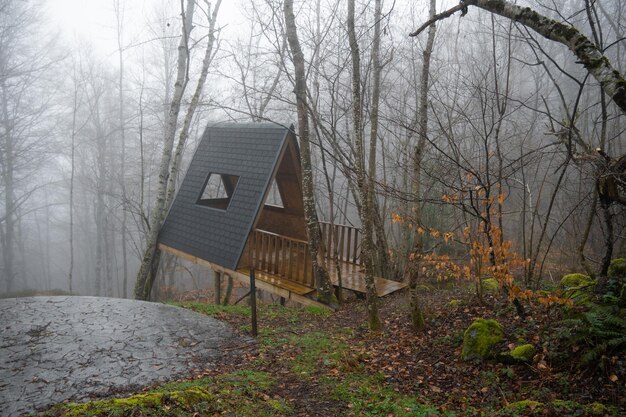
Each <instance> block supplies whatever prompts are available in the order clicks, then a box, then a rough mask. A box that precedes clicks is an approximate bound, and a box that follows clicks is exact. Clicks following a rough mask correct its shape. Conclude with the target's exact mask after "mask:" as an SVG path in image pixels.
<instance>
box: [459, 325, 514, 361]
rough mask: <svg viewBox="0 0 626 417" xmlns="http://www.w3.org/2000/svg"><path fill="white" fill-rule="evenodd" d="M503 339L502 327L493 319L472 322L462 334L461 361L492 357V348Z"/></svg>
mask: <svg viewBox="0 0 626 417" xmlns="http://www.w3.org/2000/svg"><path fill="white" fill-rule="evenodd" d="M503 338H504V332H503V331H502V326H501V325H500V323H498V322H497V321H496V320H493V319H478V320H476V321H474V322H473V323H472V324H471V325H470V326H469V327H468V328H467V330H465V333H464V334H463V351H462V357H463V360H466V361H467V360H482V359H486V358H489V357H491V356H492V355H493V347H494V346H495V345H497V344H498V343H500V342H501V341H502V339H503Z"/></svg>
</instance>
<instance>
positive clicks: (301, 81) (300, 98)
mask: <svg viewBox="0 0 626 417" xmlns="http://www.w3.org/2000/svg"><path fill="white" fill-rule="evenodd" d="M283 13H284V16H285V28H286V33H287V40H288V42H289V49H290V50H291V57H292V60H293V65H294V72H295V84H296V88H295V92H296V103H297V108H298V136H299V138H300V152H301V158H302V195H303V197H304V217H305V220H306V225H307V236H308V239H309V250H310V252H311V260H312V264H313V271H314V274H315V285H316V288H317V292H318V296H319V299H320V301H322V302H325V303H330V302H331V301H332V295H333V292H332V284H331V282H330V276H329V275H328V269H327V267H326V257H325V253H324V248H323V246H322V245H323V243H322V236H321V231H320V227H319V222H318V219H317V210H316V205H315V194H314V189H313V172H312V164H311V144H310V132H309V108H308V104H307V86H306V74H305V69H304V54H303V53H302V49H301V47H300V41H299V39H298V31H297V27H296V18H295V16H294V14H293V0H285V2H284V9H283Z"/></svg>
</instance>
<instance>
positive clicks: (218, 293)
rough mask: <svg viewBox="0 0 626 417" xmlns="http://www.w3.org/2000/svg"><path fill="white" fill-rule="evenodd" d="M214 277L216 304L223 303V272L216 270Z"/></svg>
mask: <svg viewBox="0 0 626 417" xmlns="http://www.w3.org/2000/svg"><path fill="white" fill-rule="evenodd" d="M213 279H214V280H215V291H214V292H215V303H214V304H215V305H220V304H222V273H221V272H217V271H214V272H213Z"/></svg>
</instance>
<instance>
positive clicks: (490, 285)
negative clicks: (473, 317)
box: [481, 278, 500, 293]
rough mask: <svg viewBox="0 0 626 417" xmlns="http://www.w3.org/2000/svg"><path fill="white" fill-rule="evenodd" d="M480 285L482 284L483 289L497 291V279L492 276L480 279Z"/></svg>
mask: <svg viewBox="0 0 626 417" xmlns="http://www.w3.org/2000/svg"><path fill="white" fill-rule="evenodd" d="M481 285H482V286H483V291H486V292H491V293H497V292H498V290H499V288H500V287H499V285H498V281H496V280H495V279H494V278H487V279H483V280H482V281H481Z"/></svg>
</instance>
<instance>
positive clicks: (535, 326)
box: [45, 288, 626, 417]
mask: <svg viewBox="0 0 626 417" xmlns="http://www.w3.org/2000/svg"><path fill="white" fill-rule="evenodd" d="M422 303H423V305H424V309H425V314H426V317H427V327H426V329H425V330H424V331H423V332H422V333H420V334H418V335H416V334H414V332H413V331H412V330H411V327H410V324H409V320H408V308H409V306H408V299H407V294H406V292H401V293H396V294H393V295H391V296H387V297H385V298H383V299H381V300H380V308H381V317H382V318H383V325H384V329H383V331H381V332H376V333H372V332H369V331H368V330H367V325H366V312H365V309H364V305H363V302H361V301H358V300H352V301H350V302H348V303H346V304H344V305H342V306H341V308H340V309H339V310H338V311H337V312H335V313H330V312H328V311H326V310H319V309H315V308H307V309H301V308H286V307H281V306H277V305H262V306H260V309H259V332H260V334H259V337H258V344H257V345H256V346H255V347H250V348H245V349H242V350H241V354H240V355H239V356H238V357H237V358H236V359H235V360H234V361H233V362H230V363H228V364H226V365H225V366H223V367H222V368H221V369H219V370H203V369H202V367H201V366H199V367H198V369H196V370H195V371H194V373H193V375H191V376H190V377H189V378H188V379H187V380H184V381H178V382H173V383H169V384H164V385H160V386H154V387H151V388H148V389H146V390H144V391H142V392H141V393H138V394H136V395H134V396H130V397H126V398H121V399H116V400H100V401H93V402H89V403H84V404H62V405H59V406H57V407H55V408H53V409H51V410H50V411H48V412H47V413H45V415H48V416H60V415H103V416H104V415H133V416H140V415H181V416H186V415H189V416H197V415H209V416H212V415H233V416H326V417H328V416H388V417H390V416H426V417H432V416H530V415H535V416H552V415H554V416H568V415H569V416H623V415H626V395H625V385H624V381H625V380H626V357H624V356H622V357H617V358H615V357H614V358H609V360H608V365H606V366H605V367H604V370H603V371H600V370H596V371H591V370H580V369H579V368H577V366H576V364H577V357H576V355H578V353H577V352H575V351H574V350H576V348H573V349H572V351H571V352H569V354H568V355H567V357H566V358H565V359H564V360H561V361H560V362H559V365H556V364H554V363H551V360H550V358H549V357H550V355H549V352H550V350H551V349H553V347H552V346H551V343H552V342H551V340H553V337H554V335H553V334H550V329H552V328H553V327H551V326H550V322H548V321H547V320H548V319H547V318H546V317H549V316H546V314H545V308H544V310H541V309H540V308H541V307H539V306H537V307H532V306H528V308H529V311H528V312H529V317H527V318H525V319H521V318H520V317H518V316H517V315H516V314H515V310H514V309H513V308H512V307H510V306H509V305H507V304H506V302H505V300H499V299H498V300H496V299H495V298H494V297H493V296H487V297H486V299H485V303H482V304H481V303H478V302H477V301H476V299H475V298H474V297H473V296H472V294H471V292H468V291H460V290H444V289H435V288H431V289H429V290H427V291H424V292H423V298H422ZM179 305H181V306H183V307H186V308H191V309H193V310H195V311H198V312H201V313H204V314H208V315H211V316H213V317H215V318H218V319H220V320H224V321H226V322H228V323H230V324H231V325H232V326H233V327H234V328H235V329H237V330H238V331H240V332H242V333H244V334H248V333H249V331H250V309H249V307H247V306H241V305H239V306H226V307H222V306H215V305H212V304H208V303H203V302H184V303H179ZM477 318H494V319H496V320H498V321H499V322H500V323H501V324H502V325H503V327H504V332H505V340H504V341H503V342H502V343H501V345H500V346H499V348H500V350H501V351H507V350H509V349H511V348H512V347H514V346H515V345H519V344H523V343H531V344H533V345H534V346H535V348H536V349H537V352H538V354H537V355H535V358H534V361H533V362H532V363H528V364H512V365H511V364H502V363H498V362H496V361H485V362H482V363H472V362H465V361H463V360H462V359H461V344H462V340H463V332H464V330H465V329H466V328H467V327H468V326H469V325H470V324H471V323H472V322H473V321H474V320H475V319H477ZM553 320H554V318H553ZM199 365H201V364H199Z"/></svg>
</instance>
